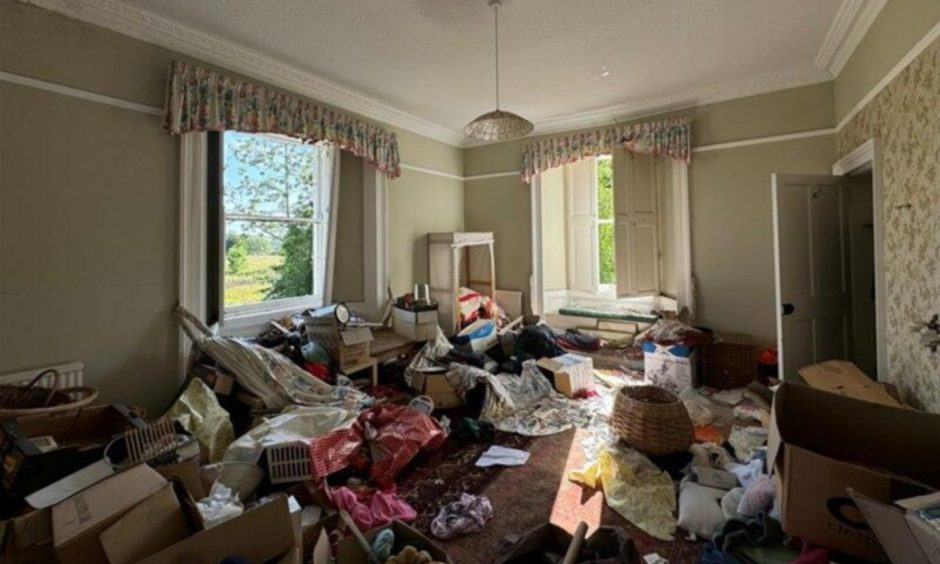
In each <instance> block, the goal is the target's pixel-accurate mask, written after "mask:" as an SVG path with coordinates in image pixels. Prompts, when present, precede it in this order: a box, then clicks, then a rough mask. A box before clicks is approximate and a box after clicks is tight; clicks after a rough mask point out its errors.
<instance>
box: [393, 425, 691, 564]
mask: <svg viewBox="0 0 940 564" xmlns="http://www.w3.org/2000/svg"><path fill="white" fill-rule="evenodd" d="M582 433H583V432H582V431H578V432H575V431H569V432H566V433H561V434H558V435H553V436H550V437H542V438H538V439H534V440H533V441H532V443H531V445H529V448H528V450H529V451H530V452H531V453H532V456H531V457H530V458H529V462H528V463H527V464H526V465H525V466H519V467H513V468H506V469H505V470H503V471H502V472H501V473H499V475H497V476H495V477H494V479H492V481H491V482H490V483H489V485H487V486H486V487H485V488H484V489H483V490H482V491H483V494H485V495H486V496H487V497H489V499H490V502H491V503H492V504H493V509H494V513H495V516H494V517H493V519H492V520H490V521H489V523H487V525H486V529H485V530H483V531H482V532H480V533H477V534H473V535H466V536H463V537H459V538H456V539H452V540H450V541H447V542H442V543H441V544H442V545H443V546H444V547H445V548H446V550H447V551H448V552H449V553H450V555H451V557H452V558H453V560H454V562H456V563H457V564H476V563H480V564H483V563H488V562H493V561H494V559H495V558H496V557H497V556H498V555H499V554H500V551H501V548H502V547H503V538H504V537H505V536H507V535H518V534H521V533H523V532H525V531H528V530H529V529H532V528H534V527H537V526H539V525H541V524H542V523H544V522H546V521H549V520H551V522H553V523H555V524H557V525H560V526H562V527H564V528H565V529H566V530H568V531H569V532H573V531H574V529H575V527H576V526H577V524H578V522H579V521H582V520H583V521H585V522H587V524H588V525H589V526H590V530H589V532H588V534H590V533H591V532H593V531H594V529H596V528H597V527H598V526H600V525H612V526H619V527H623V528H624V529H626V530H627V531H628V532H630V534H631V536H632V537H633V540H634V542H635V543H636V544H637V548H638V549H639V551H640V554H643V555H646V554H650V553H653V552H656V553H658V554H659V555H660V556H662V557H663V558H665V559H667V560H668V561H669V562H670V564H682V563H695V562H697V561H698V558H699V555H700V553H701V546H702V545H700V544H697V543H693V542H687V541H684V540H680V541H675V542H665V541H661V540H658V539H655V538H652V537H650V536H649V535H647V534H645V533H643V532H642V531H640V530H639V529H637V528H636V527H634V526H633V525H632V524H630V522H628V521H627V520H626V519H624V518H623V517H621V516H620V515H619V514H618V513H616V512H615V511H613V510H611V509H609V508H608V507H607V505H606V504H605V503H604V495H603V493H602V492H600V491H595V490H590V489H587V488H582V487H581V486H580V485H578V484H575V483H572V482H569V481H568V480H567V479H566V478H565V475H566V474H567V471H568V470H569V469H572V468H577V467H580V466H582V465H583V464H584V462H585V460H584V455H583V453H582V451H581V447H580V442H581V438H582ZM512 436H513V435H503V436H501V437H499V438H498V441H497V444H504V445H505V446H515V447H516V448H525V447H519V446H518V444H516V445H513V444H509V443H508V442H500V440H505V438H506V437H512ZM482 450H485V445H484V448H481V449H480V452H482ZM475 459H476V457H475V456H474V457H473V459H472V460H475ZM472 460H471V461H470V462H469V463H468V464H467V465H466V466H464V467H463V468H462V472H466V471H471V472H472V469H473V462H472ZM458 475H459V474H458ZM459 479H460V478H457V480H458V481H459ZM400 491H402V490H400ZM402 493H404V492H402ZM457 493H458V494H459V492H457ZM471 493H474V492H471ZM406 497H407V496H406ZM409 501H412V500H411V499H409ZM446 501H450V500H449V499H448V500H441V501H440V502H438V503H434V504H432V505H434V506H435V507H438V508H439V507H440V506H441V504H443V503H446ZM420 511H421V510H420V509H419V512H420ZM423 517H424V516H423V515H421V516H419V521H423ZM431 518H433V516H431ZM681 534H682V532H681V531H679V532H678V533H677V536H679V535H681Z"/></svg>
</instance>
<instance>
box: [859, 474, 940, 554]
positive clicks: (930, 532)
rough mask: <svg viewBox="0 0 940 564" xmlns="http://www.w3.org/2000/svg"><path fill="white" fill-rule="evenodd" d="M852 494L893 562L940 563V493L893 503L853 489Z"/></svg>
mask: <svg viewBox="0 0 940 564" xmlns="http://www.w3.org/2000/svg"><path fill="white" fill-rule="evenodd" d="M850 495H851V496H852V499H853V500H854V501H855V503H856V504H857V505H858V507H859V509H861V510H862V513H863V514H864V515H865V518H866V519H867V520H868V524H869V525H871V528H872V530H874V531H875V535H876V536H877V537H878V540H880V541H881V546H882V547H883V548H884V550H885V552H887V553H888V556H889V557H890V558H891V561H892V562H903V563H904V564H938V563H940V493H933V494H930V495H925V496H918V497H914V498H910V499H901V500H898V501H896V502H895V503H894V504H893V505H889V504H887V503H881V502H880V501H875V500H873V499H871V498H869V497H867V496H864V495H862V494H860V493H858V492H854V491H853V492H850Z"/></svg>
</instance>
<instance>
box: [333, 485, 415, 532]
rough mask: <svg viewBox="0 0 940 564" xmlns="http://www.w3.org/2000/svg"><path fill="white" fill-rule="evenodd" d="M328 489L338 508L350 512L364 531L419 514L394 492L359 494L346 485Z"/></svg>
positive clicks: (405, 519)
mask: <svg viewBox="0 0 940 564" xmlns="http://www.w3.org/2000/svg"><path fill="white" fill-rule="evenodd" d="M328 491H329V493H330V498H331V499H332V500H333V503H335V504H336V508H337V509H340V510H345V511H346V512H347V513H349V515H350V517H352V519H353V522H355V523H356V526H357V527H359V529H360V530H363V531H368V530H370V529H374V528H376V527H381V526H382V525H385V524H386V523H390V522H391V521H393V520H395V519H399V520H401V521H414V520H415V517H417V516H418V514H417V512H416V511H415V510H414V508H413V507H411V506H410V505H408V503H407V502H405V501H404V500H403V499H401V498H400V497H398V496H397V495H396V494H395V493H394V492H383V491H375V492H371V491H367V492H362V493H360V494H358V495H357V494H356V492H354V491H352V490H351V489H349V488H347V487H345V486H343V487H339V488H330V489H329V490H328Z"/></svg>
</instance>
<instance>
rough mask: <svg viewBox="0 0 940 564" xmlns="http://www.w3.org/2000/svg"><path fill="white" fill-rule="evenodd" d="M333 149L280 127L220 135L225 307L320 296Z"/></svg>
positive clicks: (311, 301) (312, 300)
mask: <svg viewBox="0 0 940 564" xmlns="http://www.w3.org/2000/svg"><path fill="white" fill-rule="evenodd" d="M210 152H211V151H210ZM331 154H332V152H331V151H330V147H329V146H328V145H324V144H316V145H310V144H306V143H303V142H301V141H299V140H296V139H292V138H288V137H281V136H277V135H269V134H250V133H239V132H226V133H224V134H222V135H221V161H222V163H221V164H222V167H221V178H220V179H219V180H220V182H219V184H221V186H220V188H221V210H218V212H219V216H217V217H221V220H220V222H219V223H221V225H220V227H221V232H222V234H223V238H222V240H221V241H219V245H220V254H221V261H220V262H221V264H220V265H219V270H220V271H221V274H222V275H221V280H222V283H221V284H220V285H219V286H220V287H221V299H220V300H219V301H221V303H222V305H223V311H224V313H225V314H230V313H236V314H238V313H248V312H252V311H262V310H263V311H267V310H269V309H275V308H277V306H285V307H289V306H294V305H298V304H297V303H296V302H301V301H302V302H304V305H305V306H316V305H320V304H321V303H322V300H323V290H324V278H325V271H326V254H327V242H328V238H329V234H330V229H329V221H330V213H329V207H330V193H331V184H330V174H331V171H332V165H331V164H330V160H331ZM211 168H212V167H211V166H210V169H211ZM210 184H211V182H210ZM210 225H211V222H210Z"/></svg>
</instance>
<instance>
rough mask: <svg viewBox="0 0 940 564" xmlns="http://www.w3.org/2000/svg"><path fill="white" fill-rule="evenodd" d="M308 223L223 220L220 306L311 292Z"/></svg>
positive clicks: (310, 247) (311, 229) (245, 303)
mask: <svg viewBox="0 0 940 564" xmlns="http://www.w3.org/2000/svg"><path fill="white" fill-rule="evenodd" d="M313 228H314V226H313V224H312V223H283V222H270V221H232V220H229V221H226V222H225V307H226V308H229V307H232V306H239V305H247V304H254V303H259V302H264V301H269V300H277V299H283V298H296V297H301V296H307V295H310V294H313V264H312V262H313V261H312V256H311V255H312V252H311V251H312V249H313Z"/></svg>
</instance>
